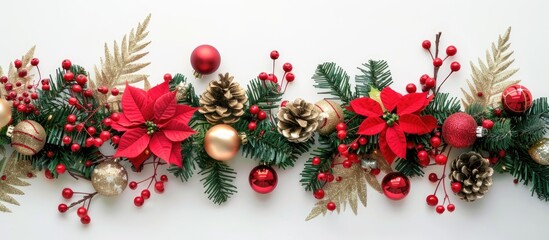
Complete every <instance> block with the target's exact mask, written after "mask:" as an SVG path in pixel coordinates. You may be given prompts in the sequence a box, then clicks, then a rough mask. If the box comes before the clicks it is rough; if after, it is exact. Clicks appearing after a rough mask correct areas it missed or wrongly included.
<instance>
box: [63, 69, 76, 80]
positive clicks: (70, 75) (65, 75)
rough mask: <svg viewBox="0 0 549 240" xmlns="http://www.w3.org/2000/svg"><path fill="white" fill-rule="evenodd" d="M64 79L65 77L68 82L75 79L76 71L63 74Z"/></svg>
mask: <svg viewBox="0 0 549 240" xmlns="http://www.w3.org/2000/svg"><path fill="white" fill-rule="evenodd" d="M63 79H65V81H67V82H70V81H72V80H74V73H72V72H71V71H68V72H66V73H65V74H63Z"/></svg>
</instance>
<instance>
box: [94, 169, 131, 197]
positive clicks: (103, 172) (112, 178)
mask: <svg viewBox="0 0 549 240" xmlns="http://www.w3.org/2000/svg"><path fill="white" fill-rule="evenodd" d="M91 182H92V185H93V188H94V189H95V191H97V193H99V194H101V195H103V196H107V197H112V196H117V195H119V194H120V193H122V192H123V191H124V189H126V186H127V185H128V172H126V169H125V168H124V166H122V165H121V164H120V163H118V162H117V161H114V160H107V161H104V162H102V163H100V164H99V165H97V166H96V167H95V169H93V172H92V175H91Z"/></svg>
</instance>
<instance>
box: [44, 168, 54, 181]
mask: <svg viewBox="0 0 549 240" xmlns="http://www.w3.org/2000/svg"><path fill="white" fill-rule="evenodd" d="M44 176H45V177H46V178H47V179H53V173H51V171H50V170H49V169H46V171H44Z"/></svg>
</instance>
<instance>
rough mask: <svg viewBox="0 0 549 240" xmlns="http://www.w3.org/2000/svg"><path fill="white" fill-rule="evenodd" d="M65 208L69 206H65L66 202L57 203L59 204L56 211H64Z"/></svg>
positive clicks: (67, 208)
mask: <svg viewBox="0 0 549 240" xmlns="http://www.w3.org/2000/svg"><path fill="white" fill-rule="evenodd" d="M67 210H69V207H68V206H67V204H64V203H61V204H59V206H57V211H59V212H60V213H64V212H66V211H67Z"/></svg>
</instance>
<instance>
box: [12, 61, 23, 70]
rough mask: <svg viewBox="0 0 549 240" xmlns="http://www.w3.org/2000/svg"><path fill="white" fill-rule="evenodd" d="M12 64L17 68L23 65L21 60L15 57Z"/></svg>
mask: <svg viewBox="0 0 549 240" xmlns="http://www.w3.org/2000/svg"><path fill="white" fill-rule="evenodd" d="M13 66H14V67H15V68H17V69H19V68H21V67H22V66H23V61H21V60H19V59H15V61H13Z"/></svg>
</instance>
